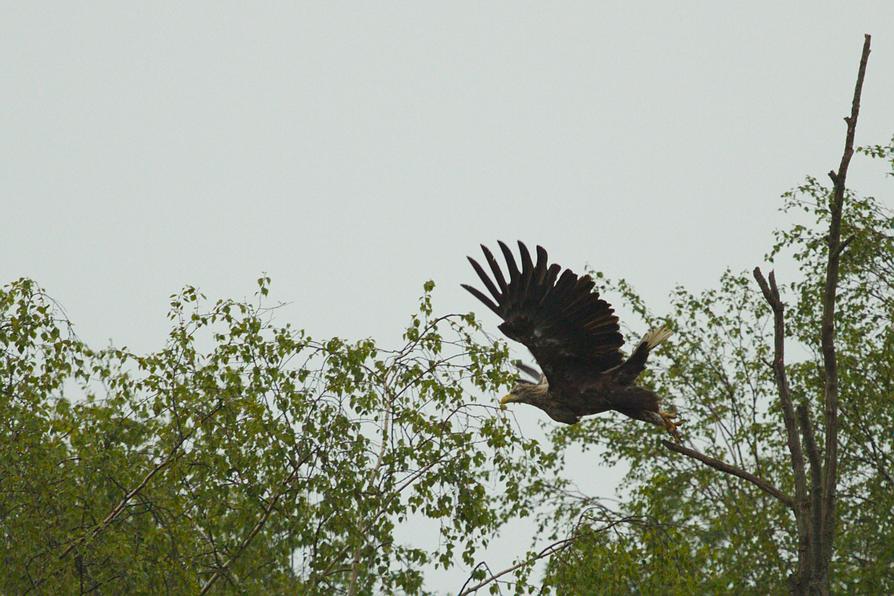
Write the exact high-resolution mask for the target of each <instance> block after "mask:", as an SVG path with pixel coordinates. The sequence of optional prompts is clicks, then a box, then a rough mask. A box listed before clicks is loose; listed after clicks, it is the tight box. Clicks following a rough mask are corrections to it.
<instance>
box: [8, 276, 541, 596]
mask: <svg viewBox="0 0 894 596" xmlns="http://www.w3.org/2000/svg"><path fill="white" fill-rule="evenodd" d="M268 288H269V279H267V278H261V279H260V280H258V292H257V295H256V298H257V301H256V302H255V303H248V302H237V301H232V300H219V301H217V302H215V303H213V304H209V303H208V302H207V300H206V299H205V298H204V296H202V295H201V294H200V293H199V292H198V291H197V290H196V289H194V288H190V287H187V288H185V289H184V290H183V291H182V292H181V293H179V294H177V295H174V296H172V297H171V310H170V320H171V330H170V333H169V336H168V340H167V343H166V345H165V346H164V348H163V349H161V350H159V351H157V352H154V353H150V354H135V353H132V352H130V351H129V350H127V349H126V348H115V347H110V348H106V349H102V350H96V349H92V348H90V347H88V346H86V345H85V344H84V343H83V342H81V341H80V340H79V339H78V337H77V336H76V335H75V333H74V331H73V329H72V327H71V325H70V324H69V323H68V321H67V319H66V318H65V316H64V313H63V312H62V311H61V309H60V308H59V306H58V305H56V304H55V303H54V302H53V301H52V300H51V299H50V298H49V297H48V296H47V295H46V294H45V293H44V292H43V290H41V289H40V288H39V287H38V286H37V285H36V284H35V283H34V282H32V281H30V280H27V279H21V280H18V281H16V282H13V283H12V284H10V285H8V286H6V287H4V288H3V289H2V292H0V317H2V318H0V345H2V346H3V349H4V352H3V357H2V359H0V378H2V379H3V385H2V398H0V420H2V421H3V427H2V432H0V478H2V484H0V487H2V488H0V523H2V531H3V541H2V543H0V568H2V569H3V570H4V571H3V572H2V573H0V592H3V593H27V592H29V591H31V592H33V591H39V592H45V593H74V592H85V591H91V590H97V591H101V592H115V593H162V592H163V593H171V592H176V593H185V592H198V591H199V590H200V589H202V587H203V586H204V585H206V584H210V583H214V582H216V584H215V587H216V588H217V589H218V590H219V591H225V592H234V593H261V592H291V593H294V592H296V591H302V592H316V593H333V592H347V591H350V592H353V593H381V592H393V591H396V590H400V591H407V592H417V591H420V589H421V586H422V582H423V577H422V569H424V568H425V566H426V565H435V566H444V567H446V566H449V565H451V564H453V562H454V560H455V555H456V556H459V557H460V558H461V559H462V560H464V561H465V562H467V563H471V562H472V556H473V554H474V552H475V550H476V549H477V548H479V547H480V546H482V545H483V544H486V542H487V540H488V538H489V537H490V536H492V535H493V533H494V532H495V530H496V529H497V528H498V527H499V526H500V525H501V524H503V523H504V522H505V521H506V520H508V519H509V518H510V517H512V516H513V515H516V514H521V515H524V514H525V512H526V509H527V507H528V504H527V497H526V496H525V495H526V491H524V490H522V489H521V488H520V487H521V485H522V483H523V482H524V481H525V479H526V478H528V477H537V476H538V475H539V474H541V473H542V468H543V466H544V465H546V464H548V462H549V457H544V456H543V454H541V452H540V449H539V447H538V446H537V444H536V443H535V442H533V441H529V440H524V439H522V438H519V437H518V436H517V435H516V434H515V433H514V432H513V431H512V429H511V428H510V426H509V424H508V422H507V420H506V419H505V418H502V417H497V416H494V408H493V407H492V406H491V405H490V403H491V400H490V399H489V396H490V395H491V394H493V393H494V392H495V391H498V390H499V389H500V388H501V387H503V386H504V385H505V384H506V383H507V382H508V381H509V380H510V377H511V375H510V374H509V373H508V372H507V371H506V370H505V368H504V367H505V365H506V359H507V351H506V347H505V345H503V344H501V343H496V342H492V341H490V340H486V339H485V338H483V336H482V335H481V334H480V333H479V330H478V326H477V323H476V322H475V319H474V317H473V316H472V315H465V316H455V315H451V316H444V317H434V316H433V315H432V305H431V290H432V288H433V284H431V282H429V283H427V284H426V287H425V294H424V296H423V297H422V299H421V301H420V305H419V309H418V313H417V314H416V315H414V316H413V317H412V319H411V322H410V325H409V326H408V327H407V328H406V330H405V333H404V339H405V343H404V344H403V345H402V346H400V347H399V348H398V349H395V350H386V349H383V348H381V347H380V346H378V345H377V344H376V343H375V342H374V341H372V340H369V339H365V340H360V341H356V342H348V341H345V340H342V339H340V338H331V339H327V340H323V341H320V340H314V339H312V338H310V337H307V336H306V335H305V334H304V333H303V332H301V331H299V330H294V329H292V328H291V327H290V326H288V325H286V326H284V327H280V326H276V325H275V324H274V323H273V322H272V315H273V313H274V310H275V309H273V308H270V307H267V306H265V298H266V296H267V294H268V291H269V289H268ZM478 392H480V393H482V394H484V395H486V396H488V398H486V400H485V401H484V402H479V401H477V400H476V399H475V398H474V395H475V393H478ZM116 511H117V513H114V512H116ZM419 518H429V519H432V520H436V521H437V522H438V524H439V525H440V535H439V537H438V538H439V539H438V540H433V541H432V542H434V543H435V546H433V547H431V548H422V547H420V546H419V545H418V544H403V543H401V542H399V541H398V540H396V538H395V529H396V528H397V527H398V526H399V525H400V524H407V523H410V522H412V521H413V520H414V519H419Z"/></svg>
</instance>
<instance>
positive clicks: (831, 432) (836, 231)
mask: <svg viewBox="0 0 894 596" xmlns="http://www.w3.org/2000/svg"><path fill="white" fill-rule="evenodd" d="M870 42H871V37H870V36H869V35H866V36H865V39H864V42H863V52H862V54H861V56H860V67H859V70H858V71H857V83H856V85H855V87H854V98H853V101H852V102H851V114H850V116H849V117H847V118H845V122H847V134H846V136H845V141H844V153H843V154H842V156H841V163H840V164H839V166H838V171H837V172H833V173H830V177H831V178H832V180H833V181H834V183H835V186H834V189H833V191H832V200H831V205H830V211H831V218H830V219H831V221H830V223H829V260H828V263H827V266H826V283H825V287H824V289H823V318H822V327H821V331H822V339H821V345H822V352H823V371H824V376H825V391H824V400H823V401H824V404H825V411H824V414H825V419H826V441H825V443H826V444H825V462H824V463H825V465H824V469H823V472H824V474H823V507H822V512H823V515H822V536H821V539H820V540H821V544H822V548H823V554H822V558H821V561H820V564H821V568H820V569H819V570H818V573H817V575H818V577H819V578H820V581H823V582H825V581H826V579H827V578H828V568H829V564H830V561H831V557H832V543H833V539H834V535H835V534H834V533H835V504H836V499H835V489H836V484H837V481H838V361H837V358H836V355H835V299H836V295H837V292H838V270H839V262H840V256H841V212H842V208H843V206H844V194H845V183H846V181H847V169H848V166H849V165H850V161H851V157H852V156H853V154H854V134H855V132H856V128H857V117H858V116H859V115H860V96H861V94H862V92H863V79H864V77H865V75H866V64H867V62H868V60H869V52H870Z"/></svg>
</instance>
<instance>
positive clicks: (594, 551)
mask: <svg viewBox="0 0 894 596" xmlns="http://www.w3.org/2000/svg"><path fill="white" fill-rule="evenodd" d="M868 54H869V37H868V36H867V38H866V43H865V45H864V49H863V54H862V58H861V63H860V69H859V75H858V82H857V86H856V90H855V94H854V101H853V109H852V112H851V115H850V116H849V117H848V118H847V119H846V121H847V125H848V126H847V139H846V142H845V151H844V156H843V158H842V161H841V164H840V166H839V168H838V170H837V172H832V173H830V177H831V179H832V186H830V187H827V186H824V185H822V184H821V183H820V181H819V180H817V179H815V178H808V179H807V181H806V182H805V183H804V184H803V185H801V186H799V187H798V188H797V189H795V190H793V191H791V192H789V193H786V195H784V198H785V203H784V210H785V211H786V212H787V213H788V214H790V215H792V216H795V215H797V214H798V213H801V214H803V215H807V216H810V217H811V218H812V221H810V222H805V223H800V222H799V223H794V224H792V225H791V226H790V227H788V228H785V229H782V230H780V231H779V232H777V236H776V242H775V244H774V246H773V247H772V249H771V250H770V252H769V254H768V258H769V259H782V258H791V259H793V260H794V261H795V262H796V263H797V264H798V265H799V269H800V272H801V274H802V276H803V277H802V278H801V279H800V280H796V281H794V282H792V283H790V284H787V285H783V286H779V285H777V282H776V280H775V276H774V275H773V274H772V273H771V274H770V276H769V280H767V279H766V278H765V277H764V275H763V274H762V273H761V271H760V269H755V270H754V272H753V274H752V275H750V274H748V273H745V272H743V273H738V274H736V273H733V272H729V271H727V272H726V273H725V274H724V275H723V277H722V278H721V282H720V286H719V288H718V289H715V290H709V291H707V292H704V293H702V294H700V295H695V294H693V293H691V292H688V291H686V290H684V289H682V288H678V289H677V290H676V291H675V293H674V295H673V296H672V309H671V312H670V313H669V314H668V315H667V316H666V317H665V318H664V320H662V321H659V318H658V317H656V316H655V315H654V314H652V313H651V312H650V311H649V310H648V309H647V308H646V307H645V305H644V304H643V302H642V300H640V299H639V297H638V296H637V295H636V293H635V292H634V291H633V290H632V288H631V286H630V285H629V284H627V283H626V282H621V283H620V284H617V285H618V287H620V289H621V294H622V298H623V300H624V302H625V304H626V306H627V307H628V308H630V309H632V310H634V311H635V312H636V313H638V314H639V315H640V316H641V317H642V318H643V319H644V321H645V322H646V323H647V324H648V325H656V324H658V323H659V322H662V323H664V324H671V325H673V326H674V330H675V335H674V341H673V342H671V343H670V344H669V345H668V346H666V347H664V348H663V351H660V352H659V355H660V356H663V361H664V367H662V368H660V369H653V376H652V379H651V381H652V383H653V385H654V387H655V388H656V390H657V391H659V392H660V393H662V394H664V395H668V396H673V398H674V399H675V401H676V402H677V403H678V404H679V405H680V408H681V410H682V411H683V412H684V416H685V418H686V421H687V422H686V426H685V428H686V429H687V436H688V438H689V441H688V444H687V445H685V446H684V445H675V444H673V443H669V442H667V441H663V442H662V443H661V444H659V445H654V446H650V447H648V448H645V449H644V446H643V442H642V440H641V439H640V438H639V437H638V436H637V434H638V433H635V432H631V430H630V429H628V428H625V427H622V426H617V425H616V424H615V422H614V421H612V420H603V419H594V420H593V421H590V422H588V423H587V424H586V425H580V426H578V427H569V428H566V429H559V430H558V431H557V432H556V433H555V435H554V442H555V444H556V445H558V446H559V448H560V449H564V448H565V447H567V446H568V445H570V444H574V443H580V444H585V445H594V444H595V445H599V446H600V447H601V448H602V449H603V453H604V455H603V457H604V458H605V459H606V460H608V461H616V460H618V459H622V458H623V459H626V460H627V461H629V462H630V465H631V471H630V473H629V475H628V477H627V479H626V488H627V491H628V496H629V500H628V501H627V502H626V503H625V507H624V508H623V509H624V511H627V512H629V513H634V514H640V515H649V516H650V517H651V518H652V519H653V520H654V524H653V525H652V527H647V528H641V527H635V526H634V527H630V528H627V531H626V533H624V534H621V535H618V536H616V537H615V538H613V539H603V540H602V541H601V542H599V543H596V544H593V543H592V542H581V543H580V544H576V545H575V547H573V548H571V549H568V550H567V551H565V552H563V553H562V554H560V555H559V556H557V557H554V558H553V559H552V561H551V562H550V567H549V572H548V579H547V583H548V584H549V585H552V586H556V587H559V588H560V589H559V591H560V592H563V593H564V592H571V591H573V590H574V589H582V590H583V593H588V590H590V591H592V590H594V589H597V588H598V590H600V591H604V592H605V593H614V592H617V591H642V592H651V591H654V589H655V586H656V585H661V586H664V588H665V589H664V590H662V591H664V592H668V593H675V592H676V593H691V592H693V591H697V592H705V591H707V592H713V591H736V592H742V591H757V592H774V593H775V592H784V591H787V590H788V591H791V592H793V593H796V594H806V593H817V594H825V593H829V592H830V591H831V592H847V593H852V592H860V593H890V592H891V591H892V590H894V579H892V578H894V574H892V573H891V570H892V565H894V549H892V546H891V545H892V544H894V533H892V532H894V526H892V518H891V514H890V512H891V511H892V508H894V490H892V489H894V484H892V483H891V478H892V474H891V470H892V464H894V457H892V453H894V435H892V434H891V432H890V429H891V428H892V422H894V420H892V415H894V411H892V409H891V407H890V403H891V402H890V400H891V395H892V394H894V391H892V389H894V385H892V383H894V381H892V379H894V375H892V372H894V349H892V347H894V326H892V325H891V321H892V320H894V283H892V281H891V280H894V275H892V274H894V236H892V234H891V230H892V229H894V218H892V216H891V215H890V213H888V212H887V211H885V209H884V208H883V207H882V206H881V204H880V203H879V202H878V201H877V200H876V199H874V198H871V197H864V198H859V197H857V196H855V195H854V194H853V193H850V192H847V191H846V190H845V181H846V174H847V168H848V163H849V161H850V158H851V155H852V154H853V151H854V149H853V143H854V129H855V126H856V122H857V115H858V112H859V100H860V90H861V87H862V81H863V74H864V72H865V68H866V61H867V58H868ZM861 151H862V153H864V154H866V155H869V156H871V157H876V158H882V159H887V160H888V162H889V165H894V161H892V160H891V158H892V156H894V139H892V142H891V143H890V144H889V145H887V146H874V147H868V148H864V149H862V150H861ZM755 282H757V283H755ZM607 285H609V286H611V285H613V284H607ZM786 304H790V305H792V307H789V308H786ZM768 307H769V308H768ZM833 323H834V324H833ZM786 350H787V352H786ZM786 353H788V356H786ZM792 353H794V354H796V355H797V357H796V358H792V357H791V354H792ZM839 412H840V415H839ZM681 456H683V457H681ZM839 470H841V471H842V472H841V473H839ZM556 491H557V492H558V493H559V494H562V493H564V494H566V495H569V498H567V499H566V504H567V515H569V516H572V517H573V516H574V515H575V514H576V512H577V511H579V510H580V509H581V508H583V507H586V506H590V505H591V504H592V500H588V499H582V498H576V499H575V498H571V497H572V496H573V493H572V492H571V491H570V490H569V487H568V485H567V483H566V484H559V485H557V486H556ZM602 560H611V561H614V562H615V564H614V565H612V566H611V567H608V568H607V567H605V566H604V565H600V564H599V562H600V561H602ZM618 568H621V569H627V571H625V572H623V573H620V574H618V572H617V569H618ZM680 569H685V570H686V573H687V576H688V577H687V580H691V581H694V582H695V586H697V588H696V589H693V586H692V584H691V583H685V584H683V585H680V583H679V582H680V581H681V580H680V578H678V577H677V575H678V574H679V570H680ZM581 574H584V576H586V577H588V578H589V579H588V580H587V583H584V584H581V583H580V581H579V579H578V578H579V577H581ZM568 578H571V579H568ZM581 586H583V587H581Z"/></svg>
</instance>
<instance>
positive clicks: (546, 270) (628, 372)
mask: <svg viewBox="0 0 894 596" xmlns="http://www.w3.org/2000/svg"><path fill="white" fill-rule="evenodd" d="M498 244H499V246H500V251H501V252H502V253H503V257H504V258H505V260H506V267H507V270H508V279H507V277H506V276H504V275H503V272H502V271H501V269H500V265H499V264H498V263H497V260H496V259H495V258H494V255H493V253H491V251H490V250H488V248H487V247H486V246H484V245H481V250H482V251H483V252H484V258H485V260H486V261H487V265H488V266H489V268H490V271H491V272H492V273H493V279H491V278H490V277H489V276H488V274H487V273H486V272H485V270H484V268H483V267H482V266H481V265H480V264H479V263H478V262H477V261H476V260H475V259H473V258H472V257H468V259H469V262H470V263H471V264H472V268H473V269H475V273H477V274H478V277H479V278H481V282H482V283H483V284H484V287H485V288H486V289H487V291H488V292H489V294H490V296H488V295H486V294H485V293H484V292H482V291H480V290H478V289H477V288H474V287H472V286H470V285H467V284H462V287H463V288H465V289H466V290H468V291H469V292H470V293H471V294H472V295H473V296H475V297H476V298H477V299H478V300H480V301H481V302H483V303H484V305H485V306H487V307H488V308H489V309H491V310H492V311H493V312H495V313H496V314H497V316H498V317H500V318H501V319H502V320H503V323H502V324H501V325H499V329H500V331H502V332H503V334H505V335H506V336H507V337H508V338H509V339H512V340H515V341H517V342H520V343H522V344H524V345H525V346H527V348H528V349H529V350H530V351H531V354H533V356H534V359H535V360H536V361H537V363H538V364H539V365H540V369H541V370H542V372H540V373H538V371H537V370H535V369H533V368H532V367H530V366H527V365H524V364H523V363H516V366H517V367H518V368H519V370H520V371H521V372H524V373H526V374H528V375H529V376H531V377H532V379H533V380H530V381H529V380H526V379H522V378H520V377H519V378H518V380H517V382H516V384H515V386H514V387H512V390H511V391H510V392H509V394H508V395H506V396H505V397H503V398H502V399H501V400H500V409H506V404H509V403H521V404H529V405H532V406H536V407H538V408H540V409H541V410H543V411H544V412H546V414H547V415H548V416H549V417H550V418H552V419H553V420H555V421H556V422H562V423H565V424H575V423H577V422H578V421H579V420H580V419H581V417H582V416H589V415H591V414H600V413H602V412H606V411H609V410H613V411H615V412H620V413H621V414H623V415H625V416H628V417H630V418H633V419H635V420H641V421H644V422H648V423H651V424H654V425H656V426H659V427H661V428H663V429H666V430H667V431H668V432H669V433H671V434H672V435H673V436H674V437H678V433H677V422H676V421H675V415H674V414H672V413H671V412H667V411H664V410H662V409H661V407H660V406H661V402H662V400H661V399H660V398H659V396H658V395H656V394H655V393H654V392H652V391H650V390H649V389H646V388H644V387H640V386H637V385H635V384H634V381H636V378H637V377H638V376H639V375H640V373H641V372H643V370H645V366H646V360H647V359H648V357H649V352H651V351H652V350H653V349H654V348H655V347H656V346H657V345H658V344H660V343H661V342H663V341H664V340H666V339H667V338H668V337H669V336H670V334H671V332H670V331H669V330H668V329H666V328H664V327H660V328H657V329H653V330H651V331H649V332H648V333H646V335H645V336H644V337H643V338H642V340H641V341H640V342H639V344H638V345H637V346H636V349H634V350H633V353H632V354H630V356H629V357H628V358H626V359H625V358H624V354H623V353H622V352H621V346H622V345H624V337H623V335H621V331H620V328H619V326H618V317H617V316H615V314H614V310H613V309H612V307H611V306H610V305H609V304H608V302H606V301H605V300H603V299H602V298H600V297H599V293H598V292H595V291H594V290H593V287H594V286H595V285H596V284H595V282H594V281H593V280H592V279H591V278H590V276H589V275H581V276H578V275H577V274H575V273H574V272H573V271H571V270H570V269H564V270H563V269H562V267H561V266H560V265H558V264H555V263H553V264H548V257H547V253H546V250H544V249H543V247H541V246H538V247H537V248H536V257H537V261H536V263H535V262H534V260H533V259H532V258H531V253H530V252H529V251H528V248H527V247H526V246H525V245H524V244H523V243H522V242H521V241H519V242H518V250H519V253H520V256H521V267H519V264H518V263H517V262H516V260H515V257H514V256H513V254H512V251H510V250H509V248H508V247H507V246H506V244H504V243H503V242H498Z"/></svg>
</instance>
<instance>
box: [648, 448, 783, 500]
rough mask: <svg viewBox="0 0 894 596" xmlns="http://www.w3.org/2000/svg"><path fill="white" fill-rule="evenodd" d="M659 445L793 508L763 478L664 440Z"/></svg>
mask: <svg viewBox="0 0 894 596" xmlns="http://www.w3.org/2000/svg"><path fill="white" fill-rule="evenodd" d="M661 443H662V444H663V445H664V446H665V447H667V448H668V449H670V450H671V451H676V452H677V453H680V454H682V455H685V456H687V457H691V458H692V459H697V460H698V461H700V462H702V463H703V464H705V465H707V466H710V467H712V468H714V469H715V470H720V471H721V472H724V473H726V474H732V475H733V476H738V477H739V478H741V479H742V480H747V481H748V482H750V483H751V484H753V485H755V486H756V487H758V488H759V489H761V490H762V491H764V492H765V493H767V494H768V495H771V496H773V497H776V498H777V499H779V501H780V502H782V503H783V504H784V505H785V506H786V507H788V508H789V509H794V508H795V502H794V500H793V499H792V498H791V497H790V496H788V495H787V494H785V493H784V492H782V491H781V490H779V489H778V488H776V487H775V486H773V485H772V484H770V483H769V482H767V481H766V480H764V479H763V478H758V477H757V476H755V475H754V474H752V473H750V472H746V471H745V470H743V469H742V468H738V467H736V466H732V465H730V464H728V463H726V462H723V461H720V460H719V459H715V458H713V457H711V456H710V455H705V454H704V453H702V452H701V451H696V450H695V449H690V448H688V447H683V446H682V445H678V444H677V443H671V442H670V441H666V440H664V439H662V440H661Z"/></svg>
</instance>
